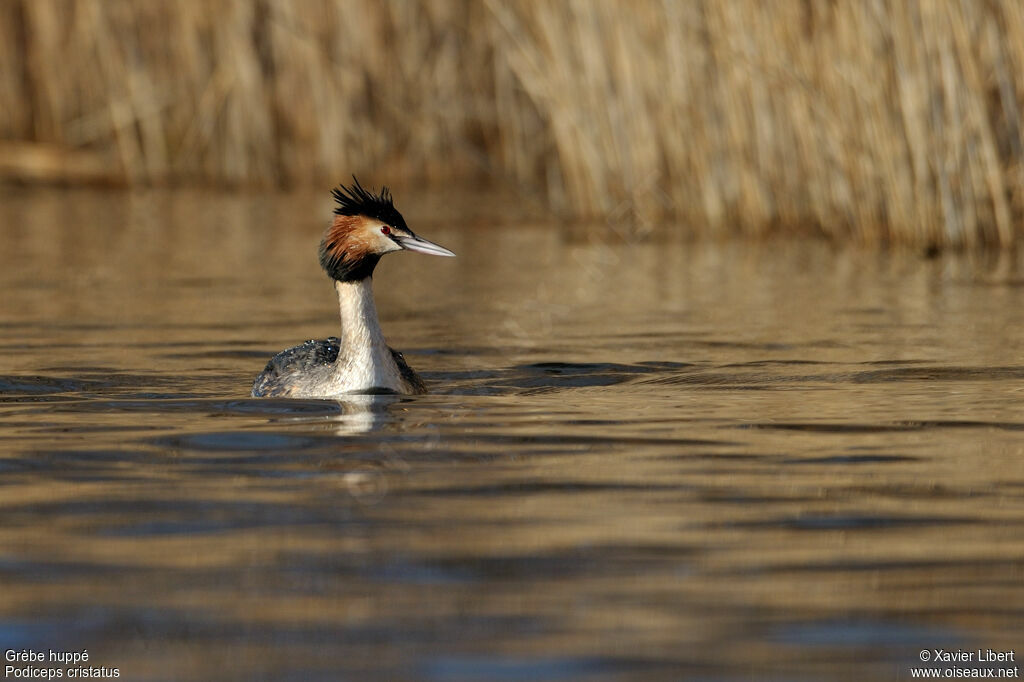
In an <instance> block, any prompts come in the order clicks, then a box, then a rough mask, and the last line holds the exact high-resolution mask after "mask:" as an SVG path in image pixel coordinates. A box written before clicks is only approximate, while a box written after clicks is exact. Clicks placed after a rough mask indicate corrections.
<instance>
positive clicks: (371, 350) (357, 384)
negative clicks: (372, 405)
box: [334, 277, 402, 391]
mask: <svg viewBox="0 0 1024 682" xmlns="http://www.w3.org/2000/svg"><path fill="white" fill-rule="evenodd" d="M372 282H373V280H372V279H371V278H370V277H367V278H365V279H361V280H358V281H355V282H341V281H335V283H334V288H335V289H336V290H337V292H338V308H339V310H340V312H341V349H340V351H339V353H338V362H337V365H336V367H337V372H338V376H337V380H338V381H339V383H340V384H342V385H341V388H342V390H344V391H357V390H360V389H367V388H390V389H393V390H399V389H400V388H401V386H402V379H401V374H400V372H399V371H398V366H397V365H396V364H395V361H394V358H392V357H391V351H390V350H389V349H388V346H387V343H386V342H385V341H384V333H383V332H382V331H381V329H380V322H379V321H378V320H377V306H376V305H375V304H374V302H373V284H372Z"/></svg>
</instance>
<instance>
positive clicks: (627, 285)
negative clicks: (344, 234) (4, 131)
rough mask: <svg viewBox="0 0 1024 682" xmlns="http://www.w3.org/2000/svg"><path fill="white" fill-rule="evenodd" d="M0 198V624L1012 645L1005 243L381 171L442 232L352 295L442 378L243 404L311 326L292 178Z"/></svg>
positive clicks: (254, 651)
mask: <svg viewBox="0 0 1024 682" xmlns="http://www.w3.org/2000/svg"><path fill="white" fill-rule="evenodd" d="M4 198H5V200H6V201H5V202H4V204H3V206H4V208H3V219H4V220H5V228H7V234H8V237H9V240H8V248H7V249H5V250H4V251H2V252H0V284H2V285H3V287H4V291H5V294H6V295H5V297H4V300H3V304H2V307H3V312H4V315H3V321H2V323H0V348H2V349H3V351H4V358H5V367H4V369H3V370H2V371H0V443H3V446H4V447H3V448H0V492H2V493H3V494H2V495H0V583H2V584H3V587H4V589H3V590H2V591H0V640H2V641H3V643H4V646H5V647H28V646H31V647H40V648H57V647H60V648H64V649H71V648H85V647H87V648H88V649H89V651H90V655H91V656H93V657H94V658H95V659H96V661H97V663H103V664H107V665H117V666H119V667H120V668H121V670H122V676H123V677H125V678H127V679H153V680H157V679H195V680H206V679H254V678H258V679H284V680H287V679H303V680H309V679H312V680H315V679H324V680H327V679H338V678H345V679H348V678H351V679H579V678H584V679H595V680H597V679H601V680H603V679H607V680H619V679H677V678H681V677H682V678H686V677H689V678H702V679H715V680H726V679H749V678H752V677H758V678H767V679H797V678H799V679H851V680H852V679H857V680H860V679H879V678H883V679H892V678H896V677H899V676H900V675H903V676H907V675H908V674H909V673H908V672H907V668H908V667H909V666H910V665H911V663H912V661H913V659H914V658H915V657H916V655H917V652H918V651H919V650H920V649H922V648H926V647H964V648H968V647H972V646H981V647H992V648H995V649H999V648H1002V649H1011V648H1013V647H1014V646H1016V644H1017V643H1016V642H1015V641H1014V637H1015V636H1016V634H1015V633H1016V626H1017V624H1019V622H1020V620H1021V617H1022V615H1024V613H1022V608H1021V607H1019V606H1018V604H1024V594H1022V588H1021V585H1022V583H1021V581H1020V575H1021V571H1022V567H1024V545H1022V543H1021V542H1020V538H1021V537H1024V535H1022V533H1021V531H1022V523H1024V441H1022V439H1021V435H1022V434H1021V431H1022V426H1024V419H1022V418H1021V414H1022V407H1024V393H1022V391H1021V390H1020V387H1019V384H1020V380H1021V378H1022V377H1024V349H1022V348H1021V347H1020V344H1019V343H1018V341H1017V339H1020V338H1022V332H1024V305H1021V304H1022V303H1024V300H1022V297H1024V288H1022V287H1021V286H1019V282H1020V279H1021V277H1020V274H1019V273H1020V267H1019V256H1009V255H1000V256H996V257H993V258H992V259H991V260H990V259H989V256H979V257H960V258H953V257H951V258H947V259H934V260H922V259H919V258H918V257H916V256H913V255H910V254H900V253H893V254H877V253H867V252H858V251H856V250H847V251H836V250H833V249H831V248H829V247H827V246H823V245H820V244H811V245H797V244H790V245H775V246H773V247H771V248H761V247H756V246H753V245H749V244H733V245H713V244H712V245H709V244H703V245H698V244H665V243H639V244H630V243H622V240H621V239H620V240H618V241H612V240H611V239H606V238H603V237H601V236H600V233H594V232H591V233H588V234H585V235H576V236H575V237H574V236H572V235H569V234H567V233H564V232H562V231H560V230H558V229H555V228H554V227H552V226H531V225H517V226H514V227H511V228H507V229H506V228H502V227H501V226H500V225H499V226H497V227H491V228H489V229H488V230H487V231H485V232H480V231H477V230H476V229H474V228H473V227H472V226H469V225H459V224H458V223H457V222H454V221H453V219H452V216H451V215H444V214H443V213H438V214H436V215H434V214H432V213H431V212H430V211H424V212H422V213H421V214H420V215H416V214H415V212H414V210H410V209H411V208H412V207H414V206H417V205H419V202H418V200H414V199H412V198H410V200H409V201H408V205H409V207H410V209H406V217H407V218H409V221H410V225H412V226H413V229H417V228H422V229H424V230H428V233H429V234H432V235H436V236H437V237H438V239H439V240H440V241H442V242H443V243H446V244H448V243H450V244H451V245H452V247H453V249H454V250H456V251H457V252H459V254H460V258H459V259H455V260H454V261H453V262H452V264H451V265H450V266H446V267H439V266H438V265H437V264H436V263H423V262H422V261H420V260H418V259H415V258H403V257H402V256H400V255H399V256H395V258H394V260H393V261H391V262H386V263H383V264H382V265H381V266H380V268H379V269H378V274H377V275H376V276H375V279H377V281H376V283H375V288H376V291H377V294H378V298H379V307H380V313H381V317H382V325H383V327H384V329H385V331H386V333H387V334H388V337H389V341H391V343H392V345H394V346H395V347H397V348H401V349H402V350H403V351H404V352H405V353H406V355H407V357H408V358H409V361H410V364H412V365H413V366H415V367H416V368H417V370H420V371H421V373H422V374H423V375H424V378H425V379H426V380H427V382H428V383H429V384H430V385H431V386H432V388H433V392H432V393H431V394H430V395H426V396H415V397H408V396H353V397H352V398H351V399H346V400H343V401H285V400H254V399H249V398H248V397H247V394H248V390H249V387H250V386H251V379H252V376H253V375H254V374H255V373H256V372H257V371H259V369H260V368H261V367H262V366H263V364H264V363H265V361H266V358H267V357H269V356H270V355H271V354H272V353H273V352H274V351H275V349H279V348H284V347H288V346H290V345H293V344H294V343H297V342H299V341H301V340H304V339H307V338H314V337H316V338H323V337H326V336H328V335H330V334H333V333H335V331H336V330H335V325H336V312H335V310H334V302H333V299H332V296H331V290H330V287H329V285H328V283H327V282H326V281H325V280H324V279H323V277H322V275H321V274H320V273H319V270H318V269H317V265H316V260H315V251H314V249H315V244H316V240H317V239H318V236H319V232H320V229H321V227H322V224H321V223H322V221H319V220H317V219H316V216H314V215H312V214H311V211H310V209H309V206H308V205H307V204H308V203H310V202H313V203H315V202H317V201H320V199H319V198H313V199H311V198H310V197H284V198H276V199H269V198H267V197H244V196H243V197H221V196H208V195H179V196H175V195H167V194H161V193H152V194H149V195H144V196H141V197H140V196H137V195H133V196H128V197H123V196H121V195H100V196H97V195H92V194H78V193H75V192H71V193H67V194H64V195H62V196H61V202H60V210H58V209H57V208H56V207H55V206H56V203H57V202H55V201H54V199H53V197H52V196H50V195H47V194H41V195H36V194H33V193H31V192H27V193H22V194H20V195H19V196H16V197H13V196H7V197H4ZM322 203H323V208H324V211H325V212H326V210H327V209H328V208H329V206H328V204H329V201H323V202H322ZM456 205H457V204H456V203H455V202H452V206H456ZM154 207H158V208H159V210H155V211H154V210H153V209H154ZM403 208H405V206H403ZM431 210H433V208H431ZM438 210H439V211H442V210H445V209H444V207H441V208H439V209H438ZM447 210H449V211H451V210H454V209H452V208H451V207H448V209H447ZM68 214H71V215H74V216H75V217H76V220H75V222H74V228H75V229H72V227H71V226H69V223H68V221H66V220H59V218H60V217H61V216H64V215H68ZM325 214H326V213H325ZM307 216H309V218H308V219H307ZM432 220H433V221H434V222H433V223H431V221H432ZM595 234H597V235H598V236H595ZM257 265H258V267H256V266H257Z"/></svg>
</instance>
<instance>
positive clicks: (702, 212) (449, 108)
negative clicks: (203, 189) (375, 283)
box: [0, 0, 1024, 247]
mask: <svg viewBox="0 0 1024 682" xmlns="http://www.w3.org/2000/svg"><path fill="white" fill-rule="evenodd" d="M1022 97H1024V3H1022V2H1020V1H1019V0H1007V1H1005V2H1000V1H998V0H988V1H982V0H922V1H921V2H912V1H911V0H901V1H894V2H884V1H882V0H855V1H851V2H832V1H830V0H820V1H819V0H803V1H798V0H775V1H765V2H752V1H745V0H710V1H708V2H699V1H697V0H678V1H672V0H665V1H663V2H654V1H646V2H635V1H632V2H627V1H622V2H617V1H612V0H569V1H563V0H547V1H539V2H532V1H521V2H520V1H503V0H391V1H385V2H376V1H375V2H368V1H367V2H361V1H348V0H300V1H295V2H286V1H284V0H281V1H277V0H214V1H209V0H178V1H175V2H172V1H170V0H163V1H143V0H136V1H128V0H0V174H3V175H5V176H6V177H8V178H11V177H14V178H21V179H25V178H39V179H43V180H54V179H57V180H66V181H77V180H106V181H114V182H130V183H163V182H168V181H170V182H183V183H199V182H202V183H211V182H212V183H220V184H226V185H241V184H256V185H264V186H292V185H296V184H307V183H317V184H321V185H328V184H333V183H335V182H337V181H338V180H341V179H344V178H347V177H348V176H349V175H350V174H351V173H352V172H355V173H358V174H359V175H361V176H363V177H364V178H366V179H367V180H370V181H373V182H381V181H387V182H391V183H397V184H402V183H403V182H413V181H415V182H475V181H478V180H486V181H489V182H497V183H499V184H505V183H513V184H515V185H516V186H518V187H519V188H520V191H522V192H524V193H529V194H530V195H532V196H536V197H538V198H540V199H543V200H546V201H547V202H548V203H549V204H550V205H551V206H552V208H554V209H556V210H557V211H558V212H559V213H560V214H561V215H564V216H571V217H581V218H583V217H611V218H614V219H616V220H620V219H621V220H637V221H640V222H642V223H644V224H647V225H658V224H667V223H674V224H676V225H679V226H681V229H685V230H688V231H692V232H695V233H707V234H716V233H721V234H732V233H744V234H765V233H771V232H780V233H788V232H799V233H808V232H811V233H823V234H826V235H829V236H833V237H835V238H837V239H840V240H850V239H852V240H855V241H861V242H867V243H908V244H914V245H924V246H935V247H940V246H971V245H977V244H997V245H1009V244H1012V243H1013V242H1014V241H1015V240H1016V239H1017V238H1019V237H1020V236H1021V235H1022V234H1024V227H1022V221H1021V218H1022V215H1024V193H1022V191H1024V169H1022V159H1024V138H1022V134H1021V116H1020V112H1021V110H1022V108H1024V101H1022Z"/></svg>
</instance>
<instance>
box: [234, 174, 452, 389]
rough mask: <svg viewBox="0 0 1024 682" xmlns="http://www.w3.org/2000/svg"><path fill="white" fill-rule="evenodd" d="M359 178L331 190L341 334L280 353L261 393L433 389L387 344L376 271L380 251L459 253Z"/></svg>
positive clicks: (328, 235)
mask: <svg viewBox="0 0 1024 682" xmlns="http://www.w3.org/2000/svg"><path fill="white" fill-rule="evenodd" d="M352 180H353V181H354V184H353V185H352V186H351V187H346V186H345V185H339V186H338V187H337V188H335V189H334V190H333V191H332V192H331V194H332V195H333V196H334V199H335V201H337V202H338V205H337V206H336V207H335V208H334V222H332V223H331V226H330V227H328V228H327V232H325V233H324V238H323V240H322V241H321V242H320V266H321V267H323V269H324V271H325V272H327V274H328V276H330V278H331V279H333V280H334V288H335V290H337V292H338V306H339V308H340V310H341V337H340V338H339V337H334V336H332V337H331V338H329V339H324V340H321V341H316V340H311V341H306V342H305V343H303V344H300V345H298V346H295V347H294V348H289V349H288V350H283V351H281V352H280V353H278V354H277V355H275V356H274V357H273V358H271V359H270V362H268V363H267V366H266V368H265V369H264V370H263V372H261V373H260V375H259V376H258V377H256V381H255V383H253V386H252V395H253V397H254V398H261V397H289V398H333V397H336V396H340V395H344V394H352V393H426V391H427V387H426V385H424V383H423V380H422V379H420V377H419V375H417V374H416V372H414V371H413V370H412V368H411V367H409V365H408V364H407V363H406V362H405V358H404V357H402V354H401V353H399V352H398V351H396V350H392V349H391V348H389V347H388V345H387V344H386V343H385V342H384V334H383V332H381V330H380V323H379V322H378V321H377V308H376V306H375V305H374V303H373V289H372V276H373V269H374V268H375V267H376V266H377V261H379V260H380V257H381V256H383V255H384V254H386V253H391V252H392V251H401V250H402V249H405V250H407V251H418V252H420V253H429V254H432V255H435V256H454V255H455V254H454V253H452V252H451V251H449V250H448V249H446V248H444V247H442V246H438V245H437V244H434V243H433V242H429V241H427V240H426V239H421V238H420V237H417V236H416V235H415V234H413V231H412V230H410V229H409V227H408V226H407V225H406V224H405V219H404V218H403V217H402V214H401V213H399V212H398V210H397V209H396V208H395V204H394V201H393V200H392V198H391V193H390V192H389V191H388V188H387V187H384V188H382V189H381V192H380V194H373V193H372V192H368V191H367V190H365V189H363V187H362V185H360V184H359V181H358V180H356V178H355V176H353V177H352Z"/></svg>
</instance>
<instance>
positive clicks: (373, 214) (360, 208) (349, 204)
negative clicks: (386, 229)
mask: <svg viewBox="0 0 1024 682" xmlns="http://www.w3.org/2000/svg"><path fill="white" fill-rule="evenodd" d="M352 183H353V184H352V186H350V187H346V186H345V185H338V186H337V187H335V188H334V189H333V190H331V195H332V196H333V197H334V200H335V201H337V202H338V205H337V206H335V207H334V215H351V216H356V215H362V216H366V217H368V218H375V219H377V220H379V221H381V222H382V223H385V224H387V225H391V226H392V227H400V228H404V229H406V230H408V229H409V228H408V227H407V226H406V224H405V218H403V217H402V214H401V213H399V212H398V209H397V208H395V202H394V200H393V199H392V198H391V192H390V191H389V190H388V188H387V187H382V188H381V190H380V194H374V193H373V192H370V191H368V190H366V189H365V188H364V187H363V186H362V185H360V184H359V180H357V179H356V176H354V175H353V176H352Z"/></svg>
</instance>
